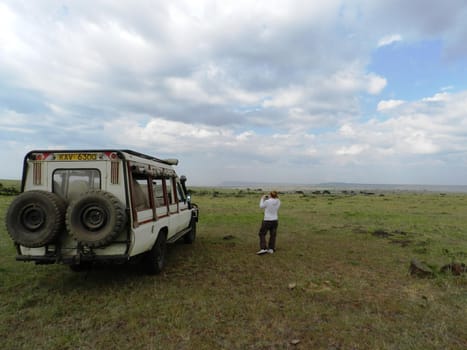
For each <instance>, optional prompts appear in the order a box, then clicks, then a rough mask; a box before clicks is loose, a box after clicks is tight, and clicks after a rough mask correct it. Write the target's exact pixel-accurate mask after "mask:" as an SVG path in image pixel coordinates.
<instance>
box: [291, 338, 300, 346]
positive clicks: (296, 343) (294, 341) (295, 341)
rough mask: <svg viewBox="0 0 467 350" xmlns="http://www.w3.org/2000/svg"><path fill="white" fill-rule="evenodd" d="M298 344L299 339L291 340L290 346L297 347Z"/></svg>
mask: <svg viewBox="0 0 467 350" xmlns="http://www.w3.org/2000/svg"><path fill="white" fill-rule="evenodd" d="M299 343H300V339H292V340H291V341H290V344H292V345H298V344H299Z"/></svg>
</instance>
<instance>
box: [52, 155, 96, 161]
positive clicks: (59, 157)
mask: <svg viewBox="0 0 467 350" xmlns="http://www.w3.org/2000/svg"><path fill="white" fill-rule="evenodd" d="M55 160H58V161H83V160H84V161H86V160H97V154H96V153H58V154H55Z"/></svg>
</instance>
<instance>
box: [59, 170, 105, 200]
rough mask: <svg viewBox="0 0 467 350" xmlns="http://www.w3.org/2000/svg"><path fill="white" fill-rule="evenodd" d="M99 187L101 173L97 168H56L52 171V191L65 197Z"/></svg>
mask: <svg viewBox="0 0 467 350" xmlns="http://www.w3.org/2000/svg"><path fill="white" fill-rule="evenodd" d="M100 188H101V175H100V172H99V170H97V169H57V170H55V171H54V173H53V186H52V191H53V192H54V193H57V194H58V195H60V196H62V197H64V198H66V199H73V198H75V197H76V196H79V195H80V194H81V193H84V192H86V191H89V190H97V189H100Z"/></svg>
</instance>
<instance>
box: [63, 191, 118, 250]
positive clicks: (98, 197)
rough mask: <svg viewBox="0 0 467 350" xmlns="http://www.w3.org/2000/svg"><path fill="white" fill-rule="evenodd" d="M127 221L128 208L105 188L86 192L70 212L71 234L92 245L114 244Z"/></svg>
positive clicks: (68, 214) (68, 222)
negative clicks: (126, 212)
mask: <svg viewBox="0 0 467 350" xmlns="http://www.w3.org/2000/svg"><path fill="white" fill-rule="evenodd" d="M125 224H126V215H125V207H124V206H123V205H122V203H121V202H120V200H119V199H118V198H117V197H115V196H114V195H113V194H111V193H109V192H105V191H101V190H92V191H88V192H85V193H83V194H82V195H81V196H80V197H78V198H77V199H75V200H74V201H72V202H71V203H70V205H69V206H68V209H67V211H66V227H67V230H68V233H69V234H70V236H71V237H73V238H74V239H76V240H77V241H78V242H79V243H81V244H83V245H86V246H88V247H94V248H96V247H103V246H106V245H108V244H110V243H111V241H112V240H113V239H115V237H117V236H118V235H119V234H120V233H121V232H122V230H123V229H124V227H125Z"/></svg>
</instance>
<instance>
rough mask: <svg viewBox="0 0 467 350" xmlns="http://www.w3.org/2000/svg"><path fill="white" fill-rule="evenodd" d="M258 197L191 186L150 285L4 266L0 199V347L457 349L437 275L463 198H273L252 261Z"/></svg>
mask: <svg viewBox="0 0 467 350" xmlns="http://www.w3.org/2000/svg"><path fill="white" fill-rule="evenodd" d="M262 193H263V192H262V191H260V190H250V189H247V190H245V189H244V190H237V189H235V190H234V189H232V190H225V189H218V190H216V189H209V188H208V189H201V188H195V189H194V191H193V195H192V197H193V201H194V202H195V203H197V204H198V205H199V207H200V221H199V224H198V230H197V239H196V241H195V243H194V244H193V245H186V244H183V243H176V244H173V245H171V246H169V249H168V264H167V268H166V269H165V271H164V272H163V273H162V274H160V275H157V276H148V275H146V274H145V273H144V269H143V268H142V267H141V266H140V265H138V264H136V263H134V264H131V263H130V264H128V265H123V266H96V267H93V268H92V269H90V270H89V271H86V272H72V271H71V270H70V269H69V268H68V267H67V266H64V265H34V264H32V263H23V262H17V261H15V254H16V252H15V247H14V245H13V243H12V241H11V239H10V238H9V236H8V233H7V232H6V229H5V225H4V218H5V214H6V210H7V207H8V205H9V203H10V202H11V201H12V199H13V198H14V197H13V196H11V195H9V196H6V195H4V196H0V218H1V221H2V224H1V225H0V296H1V297H0V343H1V344H2V346H1V347H2V349H147V350H149V349H466V348H467V273H465V272H462V273H460V274H453V273H452V271H451V270H446V269H444V271H442V270H443V266H446V265H449V264H453V263H457V264H462V263H467V220H466V218H467V194H455V193H449V194H442V193H421V192H420V193H410V192H382V193H374V194H365V193H342V192H339V193H337V192H336V193H329V194H327V193H326V194H323V193H318V194H316V193H315V194H313V193H311V192H306V191H304V192H294V191H292V192H290V193H281V194H280V199H281V201H282V207H281V210H280V222H279V231H278V238H277V252H276V253H275V254H267V255H265V256H257V255H256V254H255V252H256V251H257V250H258V236H257V232H258V229H259V225H260V222H261V218H262V212H261V210H260V209H259V207H258V201H259V198H260V195H261V194H262ZM413 259H416V260H417V261H419V262H420V263H423V264H424V265H425V266H426V267H427V268H428V269H429V271H432V273H430V274H428V275H419V274H411V273H410V272H409V267H410V264H411V261H412V260H413ZM461 266H462V265H461Z"/></svg>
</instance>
